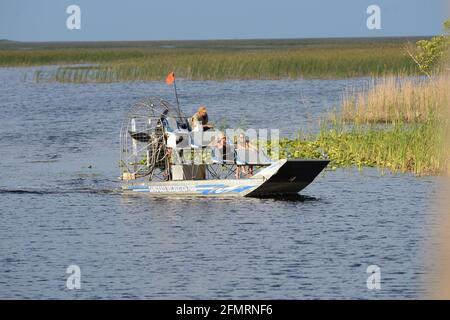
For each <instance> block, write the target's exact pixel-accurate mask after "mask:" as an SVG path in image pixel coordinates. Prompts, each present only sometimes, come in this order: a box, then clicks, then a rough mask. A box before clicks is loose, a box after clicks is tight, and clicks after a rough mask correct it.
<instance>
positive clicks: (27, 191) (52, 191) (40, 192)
mask: <svg viewBox="0 0 450 320" xmlns="http://www.w3.org/2000/svg"><path fill="white" fill-rule="evenodd" d="M77 193H89V194H114V195H115V194H121V193H122V190H120V189H96V188H74V189H0V194H30V195H48V194H77Z"/></svg>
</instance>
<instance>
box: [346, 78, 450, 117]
mask: <svg viewBox="0 0 450 320" xmlns="http://www.w3.org/2000/svg"><path fill="white" fill-rule="evenodd" d="M372 82H373V85H372V86H371V88H370V89H369V90H368V91H366V92H360V93H356V94H355V93H350V92H348V91H347V92H346V93H345V94H344V97H343V102H342V115H341V116H342V119H343V120H345V121H350V122H356V123H376V122H379V123H391V122H407V123H412V122H426V121H428V120H429V119H430V118H433V117H438V116H439V115H442V114H443V112H445V108H446V107H447V106H448V102H449V101H450V78H449V76H445V75H442V76H437V77H435V78H433V79H432V80H429V79H426V78H414V79H411V78H407V77H404V76H403V77H398V76H397V77H392V76H390V77H381V78H378V79H375V80H373V81H372Z"/></svg>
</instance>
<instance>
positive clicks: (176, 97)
mask: <svg viewBox="0 0 450 320" xmlns="http://www.w3.org/2000/svg"><path fill="white" fill-rule="evenodd" d="M173 88H174V90H175V99H176V100H177V108H178V116H179V117H180V118H181V110H180V102H179V101H178V93H177V80H176V78H175V73H174V77H173Z"/></svg>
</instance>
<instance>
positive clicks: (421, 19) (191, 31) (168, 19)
mask: <svg viewBox="0 0 450 320" xmlns="http://www.w3.org/2000/svg"><path fill="white" fill-rule="evenodd" d="M72 4H75V5H78V6H80V8H81V30H68V29H67V27H66V20H67V17H68V16H69V15H68V14H67V13H66V8H67V7H68V6H69V5H72ZM372 4H375V5H378V6H379V7H380V8H381V27H382V29H381V30H369V29H368V28H367V26H366V20H367V17H368V14H367V13H366V9H367V7H368V6H369V5H372ZM449 8H450V0H342V1H336V0H311V1H301V0H277V1H274V0H271V1H268V0H227V1H213V0H189V1H186V0H171V1H169V2H168V1H160V0H158V1H154V0H129V1H120V0H0V39H9V40H16V41H112V40H189V39H255V38H261V39H264V38H323V37H380V36H423V35H435V34H440V33H441V32H442V22H443V21H444V20H445V19H446V18H448V17H449Z"/></svg>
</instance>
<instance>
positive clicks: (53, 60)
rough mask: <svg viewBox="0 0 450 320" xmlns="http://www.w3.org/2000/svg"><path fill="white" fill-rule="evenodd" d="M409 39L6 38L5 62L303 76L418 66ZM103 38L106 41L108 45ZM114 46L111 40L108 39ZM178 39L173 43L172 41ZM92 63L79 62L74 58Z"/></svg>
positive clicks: (114, 76) (86, 75) (64, 72)
mask: <svg viewBox="0 0 450 320" xmlns="http://www.w3.org/2000/svg"><path fill="white" fill-rule="evenodd" d="M407 41H408V39H338V40H336V39H334V40H333V39H321V40H307V39H304V40H245V41H209V42H208V41H206V42H201V41H199V42H174V43H158V42H155V43H153V42H152V43H145V42H144V43H124V44H121V43H110V44H102V43H98V44H95V43H94V44H78V46H79V48H75V47H74V46H75V44H70V43H68V44H66V45H63V44H61V45H59V46H58V45H56V44H40V45H38V44H23V45H17V46H16V47H15V46H13V45H9V46H6V47H5V48H4V49H2V47H1V46H0V67H13V66H34V65H57V66H59V67H58V68H57V69H56V70H54V71H52V72H37V74H36V75H35V78H37V80H45V79H46V80H53V81H61V82H115V81H152V80H156V81H162V80H163V79H164V78H165V76H166V75H167V73H168V72H169V71H171V70H175V72H176V74H177V76H178V77H179V78H183V79H191V80H228V79H242V80H245V79H297V78H343V77H355V76H369V75H372V76H380V75H384V74H397V73H403V74H407V75H411V74H416V73H417V71H418V70H417V68H416V66H415V64H414V63H413V62H412V61H411V59H410V58H409V57H408V56H407V55H406V53H405V51H404V49H403V46H404V44H405V43H406V42H407ZM102 46H103V47H102ZM108 46H109V47H108ZM170 46H173V48H170ZM80 64H81V65H86V64H88V65H93V66H91V67H84V68H80V67H76V66H73V65H80Z"/></svg>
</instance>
